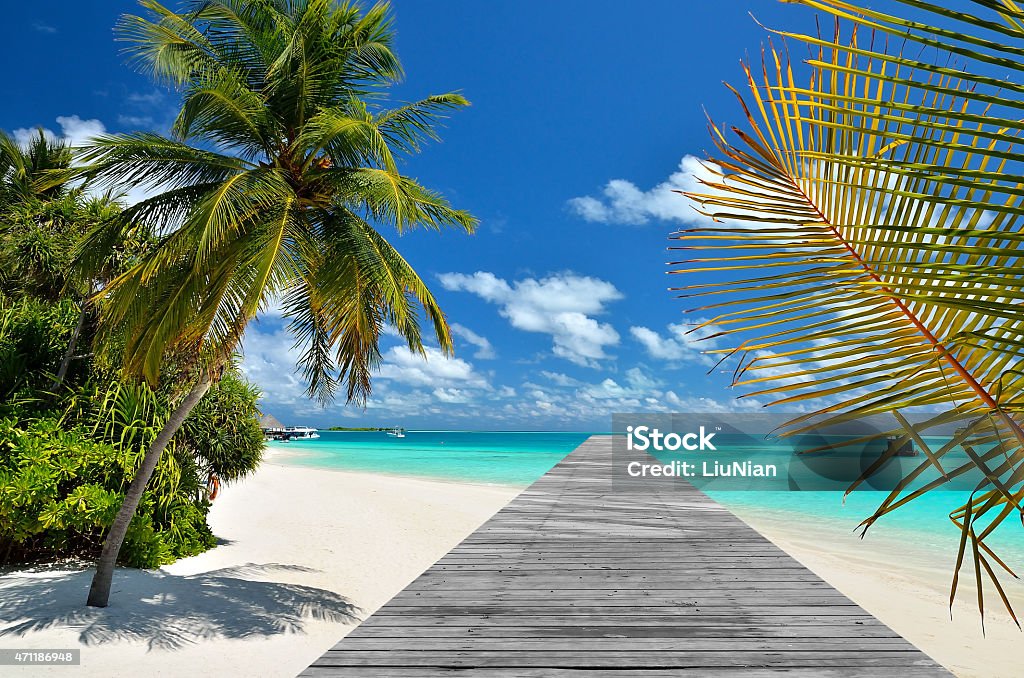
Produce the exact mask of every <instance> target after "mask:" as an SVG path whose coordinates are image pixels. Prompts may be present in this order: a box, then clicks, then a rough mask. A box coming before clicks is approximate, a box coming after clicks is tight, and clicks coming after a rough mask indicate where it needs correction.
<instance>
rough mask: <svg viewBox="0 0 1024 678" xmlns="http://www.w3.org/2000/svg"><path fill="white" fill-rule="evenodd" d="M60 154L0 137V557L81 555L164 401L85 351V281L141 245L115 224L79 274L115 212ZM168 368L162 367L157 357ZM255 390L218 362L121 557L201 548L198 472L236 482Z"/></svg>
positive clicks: (43, 143) (95, 538)
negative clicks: (98, 256) (80, 259)
mask: <svg viewBox="0 0 1024 678" xmlns="http://www.w3.org/2000/svg"><path fill="white" fill-rule="evenodd" d="M71 159H72V158H71V152H70V150H69V149H68V148H67V147H66V146H65V145H64V144H62V143H60V142H56V141H54V140H52V139H48V138H46V137H45V136H44V135H42V133H40V134H38V135H37V136H35V137H34V138H32V139H31V140H30V141H29V142H28V143H27V144H22V143H18V142H16V141H15V140H14V139H12V138H11V137H9V136H7V135H4V134H2V133H0V271H2V272H3V274H2V277H0V565H4V566H6V565H10V564H13V563H25V562H32V561H36V560H40V559H53V558H64V557H70V556H79V557H85V558H95V556H96V554H97V552H98V549H99V546H100V544H101V542H102V539H103V534H104V532H105V531H106V529H107V528H108V527H109V526H110V524H111V522H112V521H113V519H114V516H115V515H116V513H117V510H118V507H119V506H120V505H121V502H122V500H123V497H124V491H125V488H126V487H127V485H128V483H129V482H130V481H131V479H132V477H133V475H134V473H135V469H136V468H137V466H138V464H139V461H140V458H141V455H142V453H143V451H144V449H145V447H146V446H147V445H148V443H149V442H150V441H151V439H152V438H153V435H154V431H156V430H159V428H160V425H161V422H162V420H164V419H165V418H166V416H167V411H168V410H169V408H170V405H171V403H172V402H173V399H174V394H173V393H171V392H170V391H168V390H166V389H164V390H160V389H157V390H154V389H151V388H149V387H148V386H147V385H146V384H144V383H137V382H136V381H135V380H130V379H126V378H124V377H123V376H122V375H121V374H120V373H119V369H118V365H117V364H116V363H112V362H110V361H109V360H105V359H103V358H101V357H99V356H97V355H96V354H95V353H94V352H93V351H92V350H91V348H90V347H91V344H92V339H93V337H94V335H95V333H96V329H95V320H96V318H95V309H93V308H92V307H91V305H90V304H89V303H88V302H87V296H88V290H89V287H90V286H103V285H105V284H106V283H108V282H109V280H110V278H111V277H113V276H114V275H116V274H117V272H118V271H119V270H120V269H123V268H125V267H126V266H128V265H130V262H131V261H132V260H133V258H135V257H137V256H139V255H140V254H141V252H143V251H144V250H145V249H146V248H147V247H150V246H152V242H153V241H152V239H151V238H149V237H148V236H147V234H146V233H145V232H144V231H142V230H140V229H125V233H126V234H127V237H126V238H124V239H122V240H120V241H118V242H117V243H115V244H114V246H113V247H112V248H111V249H110V250H109V252H108V256H107V257H105V258H103V259H102V260H101V264H102V265H101V266H99V267H98V268H97V269H95V270H93V271H91V272H90V273H88V274H84V272H83V271H81V270H76V269H75V268H74V267H73V266H72V264H73V257H74V253H75V250H76V246H77V243H78V242H79V241H80V240H81V238H82V237H83V236H84V234H85V233H86V232H88V231H89V229H91V228H94V227H96V226H97V225H98V223H99V222H101V221H102V220H105V219H111V218H116V217H118V215H119V212H120V208H119V205H118V203H117V202H115V201H114V200H112V199H111V198H110V196H101V197H94V196H90V195H89V194H88V193H87V192H86V191H85V190H84V189H83V187H82V186H81V184H80V182H76V183H71V181H70V180H71V179H72V176H73V173H72V172H71V169H72V166H71ZM165 369H167V370H171V369H173V365H170V364H168V365H165ZM258 397H259V393H258V392H257V390H256V389H255V388H254V387H252V386H251V385H249V384H246V383H245V382H244V380H243V379H242V378H241V376H240V375H238V374H237V372H236V371H235V370H234V369H230V370H229V372H228V373H227V375H226V376H225V378H224V379H222V380H221V382H220V384H218V387H217V388H216V389H215V390H214V392H213V393H211V397H210V398H209V399H208V400H207V401H206V402H204V403H203V406H202V407H201V408H199V409H197V410H196V411H195V412H194V413H193V415H192V416H191V417H190V418H189V420H188V421H187V422H186V427H185V431H183V435H181V436H179V438H178V439H177V440H176V444H175V446H174V448H173V450H172V454H168V455H167V456H166V457H165V458H164V459H163V460H162V462H161V464H160V465H159V467H158V469H157V471H156V473H155V475H154V478H153V481H152V482H151V483H150V485H149V487H148V489H147V492H146V496H145V497H144V500H143V502H142V507H141V508H140V510H139V511H138V513H137V515H136V516H135V517H134V518H133V520H132V521H131V523H130V525H129V530H128V535H127V540H126V548H125V549H124V551H123V552H122V554H121V560H122V562H123V563H125V564H127V565H133V566H137V567H156V566H159V565H162V564H164V563H168V562H171V561H173V560H174V559H176V558H179V557H182V556H186V555H193V554H195V553H199V552H201V551H203V550H205V549H208V548H210V547H211V546H213V545H214V544H215V543H216V540H215V538H214V536H213V534H212V532H211V531H210V528H209V526H208V524H207V522H206V516H207V513H208V511H209V508H210V502H209V501H208V497H207V495H206V492H205V487H206V484H207V479H208V478H209V477H210V474H215V475H219V476H220V477H223V478H224V479H225V481H231V480H236V479H238V478H240V477H242V476H244V475H245V474H247V473H249V472H251V471H252V470H254V469H255V468H256V466H257V465H258V463H259V460H260V456H261V454H262V447H263V443H262V436H261V434H260V431H259V428H258V423H257V419H256V416H257V413H256V403H257V399H258Z"/></svg>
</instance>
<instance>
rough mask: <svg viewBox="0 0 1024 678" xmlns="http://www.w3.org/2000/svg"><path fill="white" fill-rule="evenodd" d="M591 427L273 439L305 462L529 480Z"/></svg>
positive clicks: (287, 459) (290, 459)
mask: <svg viewBox="0 0 1024 678" xmlns="http://www.w3.org/2000/svg"><path fill="white" fill-rule="evenodd" d="M590 435H591V434H590V433H560V432H532V431H530V432H519V431H408V432H406V436H405V437H404V438H395V437H392V436H388V435H386V434H385V433H384V432H383V431H380V432H378V431H368V432H362V431H358V432H356V431H352V432H348V431H320V438H319V439H317V440H298V441H292V442H290V443H286V444H282V443H269V444H270V445H272V446H273V447H274V448H277V449H281V450H287V452H288V454H287V455H285V456H283V457H282V458H281V461H282V462H284V463H288V464H296V465H300V466H313V467H318V468H330V469H341V470H347V471H367V472H372V473H390V474H395V475H406V476H421V477H426V478H439V479H446V480H459V481H470V482H476V483H492V484H498V485H518V486H524V487H525V486H526V485H529V484H531V483H532V482H533V481H535V480H537V479H538V478H540V477H541V476H542V475H544V474H545V473H547V472H548V471H549V470H551V467H552V466H554V465H555V464H557V463H558V462H560V461H561V460H562V459H563V458H564V457H565V456H566V455H567V454H569V453H570V452H572V451H573V450H574V449H576V448H577V447H578V446H579V445H580V443H582V442H583V441H584V440H586V439H587V438H588V437H590Z"/></svg>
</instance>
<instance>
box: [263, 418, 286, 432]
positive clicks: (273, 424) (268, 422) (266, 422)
mask: <svg viewBox="0 0 1024 678" xmlns="http://www.w3.org/2000/svg"><path fill="white" fill-rule="evenodd" d="M260 428H261V429H263V430H264V431H281V430H284V424H282V423H281V422H280V421H278V420H277V417H275V416H274V415H272V414H264V415H262V416H261V417H260Z"/></svg>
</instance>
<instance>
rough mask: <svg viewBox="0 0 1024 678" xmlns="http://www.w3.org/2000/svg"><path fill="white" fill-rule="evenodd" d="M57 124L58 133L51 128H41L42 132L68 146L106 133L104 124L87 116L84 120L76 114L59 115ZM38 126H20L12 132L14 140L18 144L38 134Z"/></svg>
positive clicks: (52, 139)
mask: <svg viewBox="0 0 1024 678" xmlns="http://www.w3.org/2000/svg"><path fill="white" fill-rule="evenodd" d="M57 124H58V125H60V134H57V133H56V132H54V131H53V130H51V129H47V128H45V127H44V128H42V130H43V134H44V135H45V136H46V138H48V139H50V140H51V141H56V140H60V141H63V142H64V143H66V144H68V145H70V146H81V145H83V144H85V143H87V142H88V141H89V140H91V139H93V138H94V137H97V136H99V135H101V134H106V132H107V128H106V126H105V125H104V124H103V123H102V122H100V121H99V120H96V119H95V118H89V119H88V120H84V119H82V118H80V117H78V116H77V115H61V116H58V117H57ZM39 129H40V128H30V127H20V128H18V129H16V130H14V132H12V134H13V136H14V140H15V141H17V142H18V143H19V144H26V143H28V142H29V141H31V140H32V139H33V138H35V137H36V136H37V135H38V134H39Z"/></svg>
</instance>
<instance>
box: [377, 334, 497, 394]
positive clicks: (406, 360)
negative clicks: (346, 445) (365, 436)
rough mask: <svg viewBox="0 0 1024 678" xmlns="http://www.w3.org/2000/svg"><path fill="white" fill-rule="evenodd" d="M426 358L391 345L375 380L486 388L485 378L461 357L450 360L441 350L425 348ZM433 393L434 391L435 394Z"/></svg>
mask: <svg viewBox="0 0 1024 678" xmlns="http://www.w3.org/2000/svg"><path fill="white" fill-rule="evenodd" d="M424 351H425V352H426V355H420V354H418V353H414V352H413V351H410V350H409V349H408V347H406V346H393V347H391V348H390V349H388V350H387V351H386V352H385V353H384V362H383V363H382V364H381V366H380V369H379V370H378V371H377V377H379V378H380V379H386V380H389V381H394V382H397V383H401V384H406V385H409V386H421V387H427V388H431V389H466V388H473V389H488V388H490V386H489V384H488V383H487V379H486V378H484V377H483V376H482V375H480V374H478V373H477V372H476V371H475V370H474V369H473V366H472V365H471V364H470V363H468V362H466V361H465V360H463V359H461V358H449V357H447V356H446V355H445V354H444V353H442V352H441V349H439V348H435V347H433V346H426V347H424ZM435 394H436V391H435Z"/></svg>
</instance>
